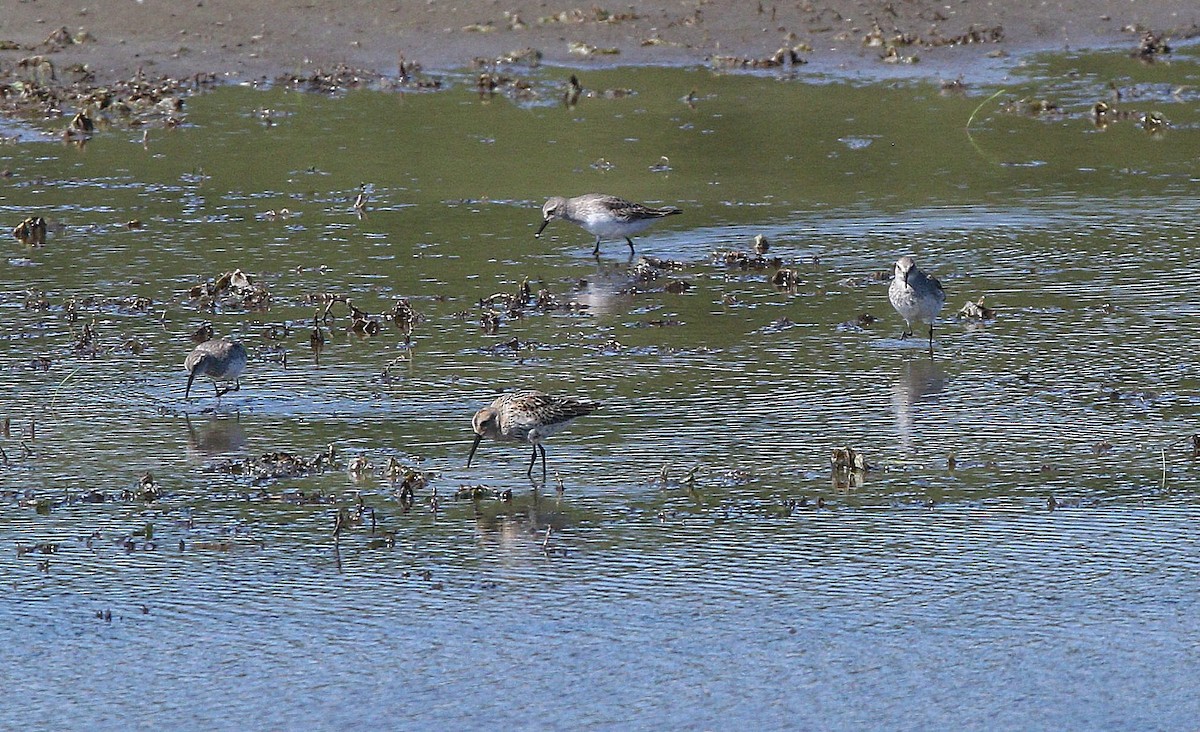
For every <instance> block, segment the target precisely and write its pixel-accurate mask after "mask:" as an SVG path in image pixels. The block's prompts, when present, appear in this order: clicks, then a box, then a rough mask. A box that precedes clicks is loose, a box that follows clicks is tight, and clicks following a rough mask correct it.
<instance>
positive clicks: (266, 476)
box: [204, 445, 338, 485]
mask: <svg viewBox="0 0 1200 732" xmlns="http://www.w3.org/2000/svg"><path fill="white" fill-rule="evenodd" d="M337 467H338V464H337V455H336V452H335V451H334V448H333V445H330V446H329V447H328V448H327V449H326V450H325V451H324V452H320V453H317V454H316V455H314V456H312V457H309V458H305V457H301V456H299V455H293V454H292V453H288V452H282V451H280V452H268V453H264V454H262V455H260V456H259V457H247V458H236V459H231V460H224V461H221V462H219V463H215V464H211V465H206V466H205V467H204V471H205V472H207V473H224V474H228V475H236V476H241V477H246V478H249V479H250V482H251V483H252V484H254V485H260V484H262V483H267V482H270V481H274V480H279V479H280V478H303V477H307V476H310V475H318V474H320V473H324V472H325V471H327V470H335V469H337Z"/></svg>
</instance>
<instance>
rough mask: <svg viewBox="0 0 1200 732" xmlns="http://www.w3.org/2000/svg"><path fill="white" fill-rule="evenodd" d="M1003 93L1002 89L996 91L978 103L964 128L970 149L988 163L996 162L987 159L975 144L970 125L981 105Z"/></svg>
mask: <svg viewBox="0 0 1200 732" xmlns="http://www.w3.org/2000/svg"><path fill="white" fill-rule="evenodd" d="M1004 92H1005V90H1004V89H1000V90H998V91H997V92H996V93H995V94H993V95H992V96H990V97H988V98H987V99H984V100H983V101H982V102H980V103H979V106H977V107H975V109H973V110H971V116H970V117H967V126H966V127H965V128H964V129H965V131H966V133H967V141H968V142H970V143H971V147H973V148H975V152H977V153H979V154H980V156H982V157H983V159H984V160H987V161H988V162H989V163H994V162H996V161H995V160H992V159H991V158H990V157H988V155H987V153H985V152H984V151H983V148H981V147H979V143H977V142H975V138H974V136H972V135H971V123H972V122H974V121H975V115H977V114H979V110H981V109H983V105H985V104H987V103H988V102H990V101H992V100H993V99H995V98H996V97H998V96H1000V95H1001V94H1003V93H1004Z"/></svg>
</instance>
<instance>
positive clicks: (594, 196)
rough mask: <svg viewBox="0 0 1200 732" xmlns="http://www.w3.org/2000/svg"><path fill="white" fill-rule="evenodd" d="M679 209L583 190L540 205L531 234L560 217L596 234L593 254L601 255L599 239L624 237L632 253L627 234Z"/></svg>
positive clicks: (635, 232)
mask: <svg viewBox="0 0 1200 732" xmlns="http://www.w3.org/2000/svg"><path fill="white" fill-rule="evenodd" d="M679 213H683V211H681V210H680V209H677V208H675V207H674V206H663V207H662V208H654V207H651V206H644V205H642V204H640V203H633V202H632V201H626V200H625V199H624V198H618V197H616V196H608V195H605V194H603V193H585V194H584V195H582V196H575V197H574V198H563V197H562V196H555V197H553V198H551V199H550V200H548V201H546V205H544V206H542V225H541V226H539V227H538V230H537V232H536V233H535V234H534V236H535V237H540V236H541V235H542V231H544V230H545V228H546V226H547V225H548V224H549V223H550V222H551V221H553V220H555V219H562V220H563V221H570V222H571V223H572V224H575V225H576V226H580V227H583V229H585V230H586V231H587V232H588V233H590V234H592V235H594V236H595V237H596V248H595V249H593V250H592V255H593V256H596V257H598V256H600V240H601V239H624V240H625V243H626V244H628V245H629V253H630V254H633V239H631V238H630V237H632V236H633V235H634V234H638V233H641V232H642V231H643V230H645V229H646V227H648V226H650V224H653V223H654V222H655V221H658V220H659V219H661V218H663V217H664V216H671V215H673V214H679Z"/></svg>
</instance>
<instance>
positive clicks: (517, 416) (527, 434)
mask: <svg viewBox="0 0 1200 732" xmlns="http://www.w3.org/2000/svg"><path fill="white" fill-rule="evenodd" d="M599 406H600V403H599V402H593V401H590V400H588V399H578V398H576V397H558V396H551V395H549V394H544V393H542V392H540V391H518V392H513V393H512V394H504V395H503V396H500V397H498V398H497V399H496V400H495V401H493V402H492V403H491V404H489V405H488V406H486V407H484V408H483V409H480V410H479V411H478V412H476V413H475V417H474V418H473V419H472V420H471V429H472V430H474V431H475V443H474V444H472V445H471V454H470V455H468V456H467V467H468V468H469V467H471V460H472V459H474V457H475V450H476V449H477V448H478V447H479V443H480V442H481V441H482V440H483V438H485V437H487V438H489V439H492V440H506V441H511V442H529V443H531V444H532V445H533V456H532V457H531V458H530V459H529V469H528V470H527V471H525V474H526V475H528V476H530V477H533V464H534V463H535V462H537V458H538V453H539V452H540V453H541V456H542V480H545V479H546V448H545V447H544V446H543V445H542V441H543V440H545V439H546V438H547V437H550V436H551V435H553V434H555V433H557V432H559V431H561V430H563V429H565V428H566V427H567V426H568V425H569V424H571V422H572V421H574V420H575V418H577V417H582V416H584V415H585V414H591V413H592V412H594V411H595V410H596V408H597V407H599Z"/></svg>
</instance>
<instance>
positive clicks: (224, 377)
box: [183, 338, 246, 399]
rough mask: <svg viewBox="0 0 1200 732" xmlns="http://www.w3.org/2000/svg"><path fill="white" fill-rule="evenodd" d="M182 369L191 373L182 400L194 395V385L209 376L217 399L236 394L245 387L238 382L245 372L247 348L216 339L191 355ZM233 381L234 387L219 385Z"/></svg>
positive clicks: (197, 348)
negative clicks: (198, 377) (199, 379)
mask: <svg viewBox="0 0 1200 732" xmlns="http://www.w3.org/2000/svg"><path fill="white" fill-rule="evenodd" d="M183 367H184V368H185V369H187V372H188V383H187V391H185V392H184V395H183V398H184V399H188V398H190V396H191V393H192V382H193V381H195V380H196V377H197V376H207V377H208V378H210V379H212V382H213V388H214V389H216V391H217V398H218V399H220V398H221V397H222V396H223V395H225V394H227V393H229V392H231V391H237V390H238V389H240V388H241V387H242V384H241V382H240V381H239V380H238V379H239V377H240V376H241V375H242V372H243V371H245V370H246V348H245V346H243V345H242V344H241V343H238V342H237V341H235V340H230V339H229V338H213V339H212V340H209V341H205V342H203V343H201V344H200V345H198V346H196V348H195V349H194V350H193V351H192V352H191V353H189V354H188V357H187V358H186V359H184V362H183ZM230 381H232V382H233V386H227V387H225V388H224V389H222V388H221V387H219V386H217V384H218V383H220V382H226V383H228V382H230Z"/></svg>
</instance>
